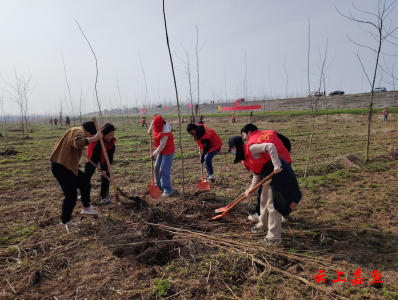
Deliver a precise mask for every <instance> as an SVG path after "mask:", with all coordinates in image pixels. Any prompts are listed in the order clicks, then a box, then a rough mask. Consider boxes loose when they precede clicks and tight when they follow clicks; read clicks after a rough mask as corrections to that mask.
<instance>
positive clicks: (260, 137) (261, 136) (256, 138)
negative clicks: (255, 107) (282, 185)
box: [243, 130, 292, 174]
mask: <svg viewBox="0 0 398 300" xmlns="http://www.w3.org/2000/svg"><path fill="white" fill-rule="evenodd" d="M263 143H272V144H274V145H275V148H276V151H278V154H279V155H280V157H282V158H283V159H284V160H285V161H286V162H287V163H291V162H292V159H291V158H290V153H289V151H288V150H287V149H286V147H285V146H284V145H283V143H282V141H281V140H280V138H278V136H277V134H276V131H275V130H264V131H260V130H256V131H254V132H252V134H251V135H250V138H249V141H248V143H247V145H243V149H244V150H245V161H244V165H245V167H246V168H248V169H250V170H252V171H253V172H254V173H256V174H258V173H260V172H261V170H262V169H263V167H264V165H265V164H266V163H267V162H269V161H270V160H271V156H270V155H269V154H268V153H263V154H261V156H260V158H258V159H253V158H252V156H251V154H250V151H249V147H250V146H251V145H253V144H263Z"/></svg>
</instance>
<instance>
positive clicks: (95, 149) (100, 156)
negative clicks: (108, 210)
mask: <svg viewBox="0 0 398 300" xmlns="http://www.w3.org/2000/svg"><path fill="white" fill-rule="evenodd" d="M115 130H116V129H115V126H113V125H112V124H111V123H106V124H105V125H104V126H103V127H102V128H101V130H100V131H101V132H102V134H103V138H102V140H103V142H104V146H105V149H106V153H107V154H108V159H109V163H110V164H112V162H113V156H114V154H115V150H116V146H115V144H116V139H115ZM87 158H88V159H87V161H86V165H85V167H84V174H86V176H87V177H88V178H89V179H90V180H91V177H92V176H93V174H94V172H95V170H96V167H95V166H93V164H92V163H90V161H89V160H91V161H92V162H93V163H94V164H96V165H97V164H98V163H100V165H101V171H102V172H101V174H102V175H105V174H106V175H107V176H108V178H109V177H110V174H109V170H108V165H107V163H106V160H105V156H104V152H103V151H102V146H101V143H100V141H98V142H96V143H91V144H89V145H88V147H87ZM108 194H109V180H108V179H106V178H105V177H104V176H101V191H100V196H101V199H102V200H101V202H102V203H104V204H111V203H112V202H111V200H110V199H109V197H108Z"/></svg>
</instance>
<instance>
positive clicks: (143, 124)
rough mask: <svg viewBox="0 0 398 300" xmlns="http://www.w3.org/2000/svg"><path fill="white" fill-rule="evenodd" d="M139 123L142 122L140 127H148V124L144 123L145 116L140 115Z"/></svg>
mask: <svg viewBox="0 0 398 300" xmlns="http://www.w3.org/2000/svg"><path fill="white" fill-rule="evenodd" d="M141 124H142V126H141V127H144V126H146V127H148V125H147V123H146V121H145V117H142V119H141Z"/></svg>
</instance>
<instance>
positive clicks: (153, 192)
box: [148, 185, 161, 199]
mask: <svg viewBox="0 0 398 300" xmlns="http://www.w3.org/2000/svg"><path fill="white" fill-rule="evenodd" d="M148 190H149V195H150V196H151V197H152V198H154V199H159V198H160V196H161V193H160V189H159V187H158V186H156V185H148Z"/></svg>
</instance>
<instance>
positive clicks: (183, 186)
mask: <svg viewBox="0 0 398 300" xmlns="http://www.w3.org/2000/svg"><path fill="white" fill-rule="evenodd" d="M163 18H164V29H165V33H166V42H167V49H168V50H169V56H170V64H171V70H172V73H173V79H174V88H175V92H176V99H177V111H178V124H179V126H180V128H179V129H180V130H179V137H180V141H179V144H180V153H181V169H182V198H183V200H185V173H184V154H183V151H182V137H181V132H182V127H181V113H180V102H179V100H178V90H177V81H176V76H175V72H174V65H173V58H172V56H171V51H170V44H169V35H168V33H167V23H166V11H165V7H164V0H163Z"/></svg>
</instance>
